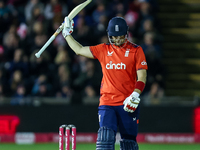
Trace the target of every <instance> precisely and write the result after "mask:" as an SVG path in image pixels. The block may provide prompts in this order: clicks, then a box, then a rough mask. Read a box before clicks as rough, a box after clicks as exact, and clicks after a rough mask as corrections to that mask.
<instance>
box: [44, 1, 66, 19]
mask: <svg viewBox="0 0 200 150" xmlns="http://www.w3.org/2000/svg"><path fill="white" fill-rule="evenodd" d="M67 14H68V8H67V5H65V3H60V2H59V0H49V2H48V3H47V5H46V6H45V9H44V16H45V18H46V19H47V20H52V19H53V18H54V17H58V16H61V17H63V16H66V15H67Z"/></svg>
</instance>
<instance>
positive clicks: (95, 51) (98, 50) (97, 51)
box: [90, 44, 104, 60]
mask: <svg viewBox="0 0 200 150" xmlns="http://www.w3.org/2000/svg"><path fill="white" fill-rule="evenodd" d="M103 49H104V44H99V45H96V46H90V51H91V53H92V55H93V56H94V58H95V59H98V60H100V59H101V58H102V55H103V53H102V51H103Z"/></svg>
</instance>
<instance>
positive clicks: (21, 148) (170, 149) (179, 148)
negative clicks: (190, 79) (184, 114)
mask: <svg viewBox="0 0 200 150" xmlns="http://www.w3.org/2000/svg"><path fill="white" fill-rule="evenodd" d="M95 147H96V146H95V144H80V143H78V144H77V147H76V149H77V150H95ZM139 147H140V150H200V143H199V144H149V143H139ZM115 149H116V150H119V145H115ZM0 150H58V144H57V143H47V144H30V145H26V144H23V145H18V144H7V143H6V144H4V143H0Z"/></svg>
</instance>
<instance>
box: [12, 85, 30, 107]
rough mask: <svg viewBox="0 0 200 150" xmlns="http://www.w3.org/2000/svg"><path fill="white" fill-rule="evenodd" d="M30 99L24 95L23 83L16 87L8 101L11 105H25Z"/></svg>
mask: <svg viewBox="0 0 200 150" xmlns="http://www.w3.org/2000/svg"><path fill="white" fill-rule="evenodd" d="M30 103H31V101H30V99H28V98H27V97H26V88H25V87H24V86H23V85H19V86H18V87H17V90H16V93H15V94H14V95H13V98H12V99H11V101H10V104H11V105H25V104H30Z"/></svg>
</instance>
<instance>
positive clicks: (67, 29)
mask: <svg viewBox="0 0 200 150" xmlns="http://www.w3.org/2000/svg"><path fill="white" fill-rule="evenodd" d="M73 28H74V21H73V20H70V19H69V18H68V17H65V21H64V28H63V30H62V35H63V37H64V38H66V36H68V35H70V34H72V32H73Z"/></svg>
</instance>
